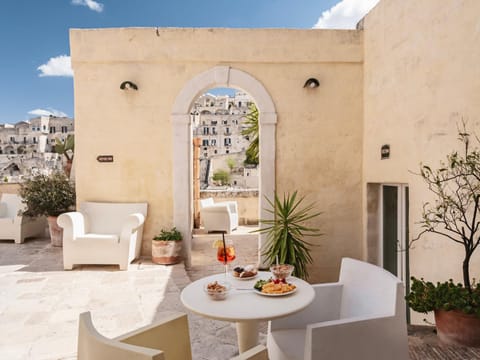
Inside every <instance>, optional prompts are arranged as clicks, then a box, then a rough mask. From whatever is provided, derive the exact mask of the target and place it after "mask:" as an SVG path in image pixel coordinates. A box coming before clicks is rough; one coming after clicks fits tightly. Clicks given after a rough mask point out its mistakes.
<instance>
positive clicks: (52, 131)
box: [50, 126, 56, 134]
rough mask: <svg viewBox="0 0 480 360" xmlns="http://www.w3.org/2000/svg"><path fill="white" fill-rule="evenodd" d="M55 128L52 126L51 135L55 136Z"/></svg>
mask: <svg viewBox="0 0 480 360" xmlns="http://www.w3.org/2000/svg"><path fill="white" fill-rule="evenodd" d="M55 133H56V131H55V126H50V134H55Z"/></svg>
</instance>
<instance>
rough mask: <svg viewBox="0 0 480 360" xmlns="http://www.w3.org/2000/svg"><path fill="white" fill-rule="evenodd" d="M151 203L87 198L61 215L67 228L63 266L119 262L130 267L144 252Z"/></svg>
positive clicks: (61, 221) (60, 221)
mask: <svg viewBox="0 0 480 360" xmlns="http://www.w3.org/2000/svg"><path fill="white" fill-rule="evenodd" d="M146 216H147V203H100V202H84V203H81V204H80V208H79V211H75V212H68V213H65V214H62V215H60V216H59V217H58V220H57V222H58V225H59V226H61V227H62V228H63V267H64V269H65V270H71V269H72V268H73V265H75V264H118V265H119V266H120V270H126V269H127V268H128V264H129V263H131V262H132V261H133V260H134V259H136V258H137V257H139V256H140V249H141V245H142V235H143V223H144V221H145V217H146Z"/></svg>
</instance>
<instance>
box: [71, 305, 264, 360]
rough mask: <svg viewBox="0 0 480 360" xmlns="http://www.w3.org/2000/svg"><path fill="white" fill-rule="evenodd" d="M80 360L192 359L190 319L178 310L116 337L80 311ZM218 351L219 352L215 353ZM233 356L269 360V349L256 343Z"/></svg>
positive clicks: (87, 313) (245, 359) (240, 358)
mask: <svg viewBox="0 0 480 360" xmlns="http://www.w3.org/2000/svg"><path fill="white" fill-rule="evenodd" d="M77 349H78V353H77V356H78V360H100V359H115V360H131V359H135V360H191V359H192V352H191V346H190V333H189V330H188V319H187V315H186V314H184V313H175V314H173V315H170V316H168V317H166V318H165V319H162V320H160V321H157V322H155V323H153V324H151V325H148V326H145V327H143V328H140V329H138V330H134V331H132V332H129V333H127V334H125V335H121V336H119V337H117V338H114V339H109V338H106V337H105V336H103V335H101V334H100V333H98V331H97V330H96V329H95V326H94V325H93V322H92V317H91V315H90V312H84V313H82V314H80V319H79V324H78V348H77ZM212 355H218V354H212ZM232 360H268V356H267V349H266V348H265V347H264V346H263V345H258V346H255V347H253V348H251V349H249V350H248V351H246V352H244V353H242V354H240V355H238V356H237V357H234V358H232Z"/></svg>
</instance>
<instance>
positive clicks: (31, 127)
mask: <svg viewBox="0 0 480 360" xmlns="http://www.w3.org/2000/svg"><path fill="white" fill-rule="evenodd" d="M73 133H74V122H73V119H71V118H68V117H57V116H38V117H35V118H32V119H30V120H26V121H20V122H18V123H16V124H13V125H12V124H0V182H20V181H21V180H22V178H24V177H25V176H31V175H35V174H37V173H46V174H48V173H50V172H51V171H52V170H55V169H61V168H62V162H63V160H64V159H62V157H61V156H60V155H59V154H56V153H54V152H53V147H54V145H55V139H60V140H61V141H65V139H66V137H67V136H68V135H69V134H73Z"/></svg>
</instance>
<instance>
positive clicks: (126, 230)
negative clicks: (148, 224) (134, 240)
mask: <svg viewBox="0 0 480 360" xmlns="http://www.w3.org/2000/svg"><path fill="white" fill-rule="evenodd" d="M144 222H145V216H143V215H142V214H140V213H135V214H130V215H128V216H127V218H126V219H125V222H124V223H123V225H122V230H121V232H120V233H121V236H120V237H121V238H123V237H125V236H126V237H127V238H130V235H131V234H133V233H134V232H135V231H137V230H138V228H139V227H140V226H142V225H143V223H144Z"/></svg>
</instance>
